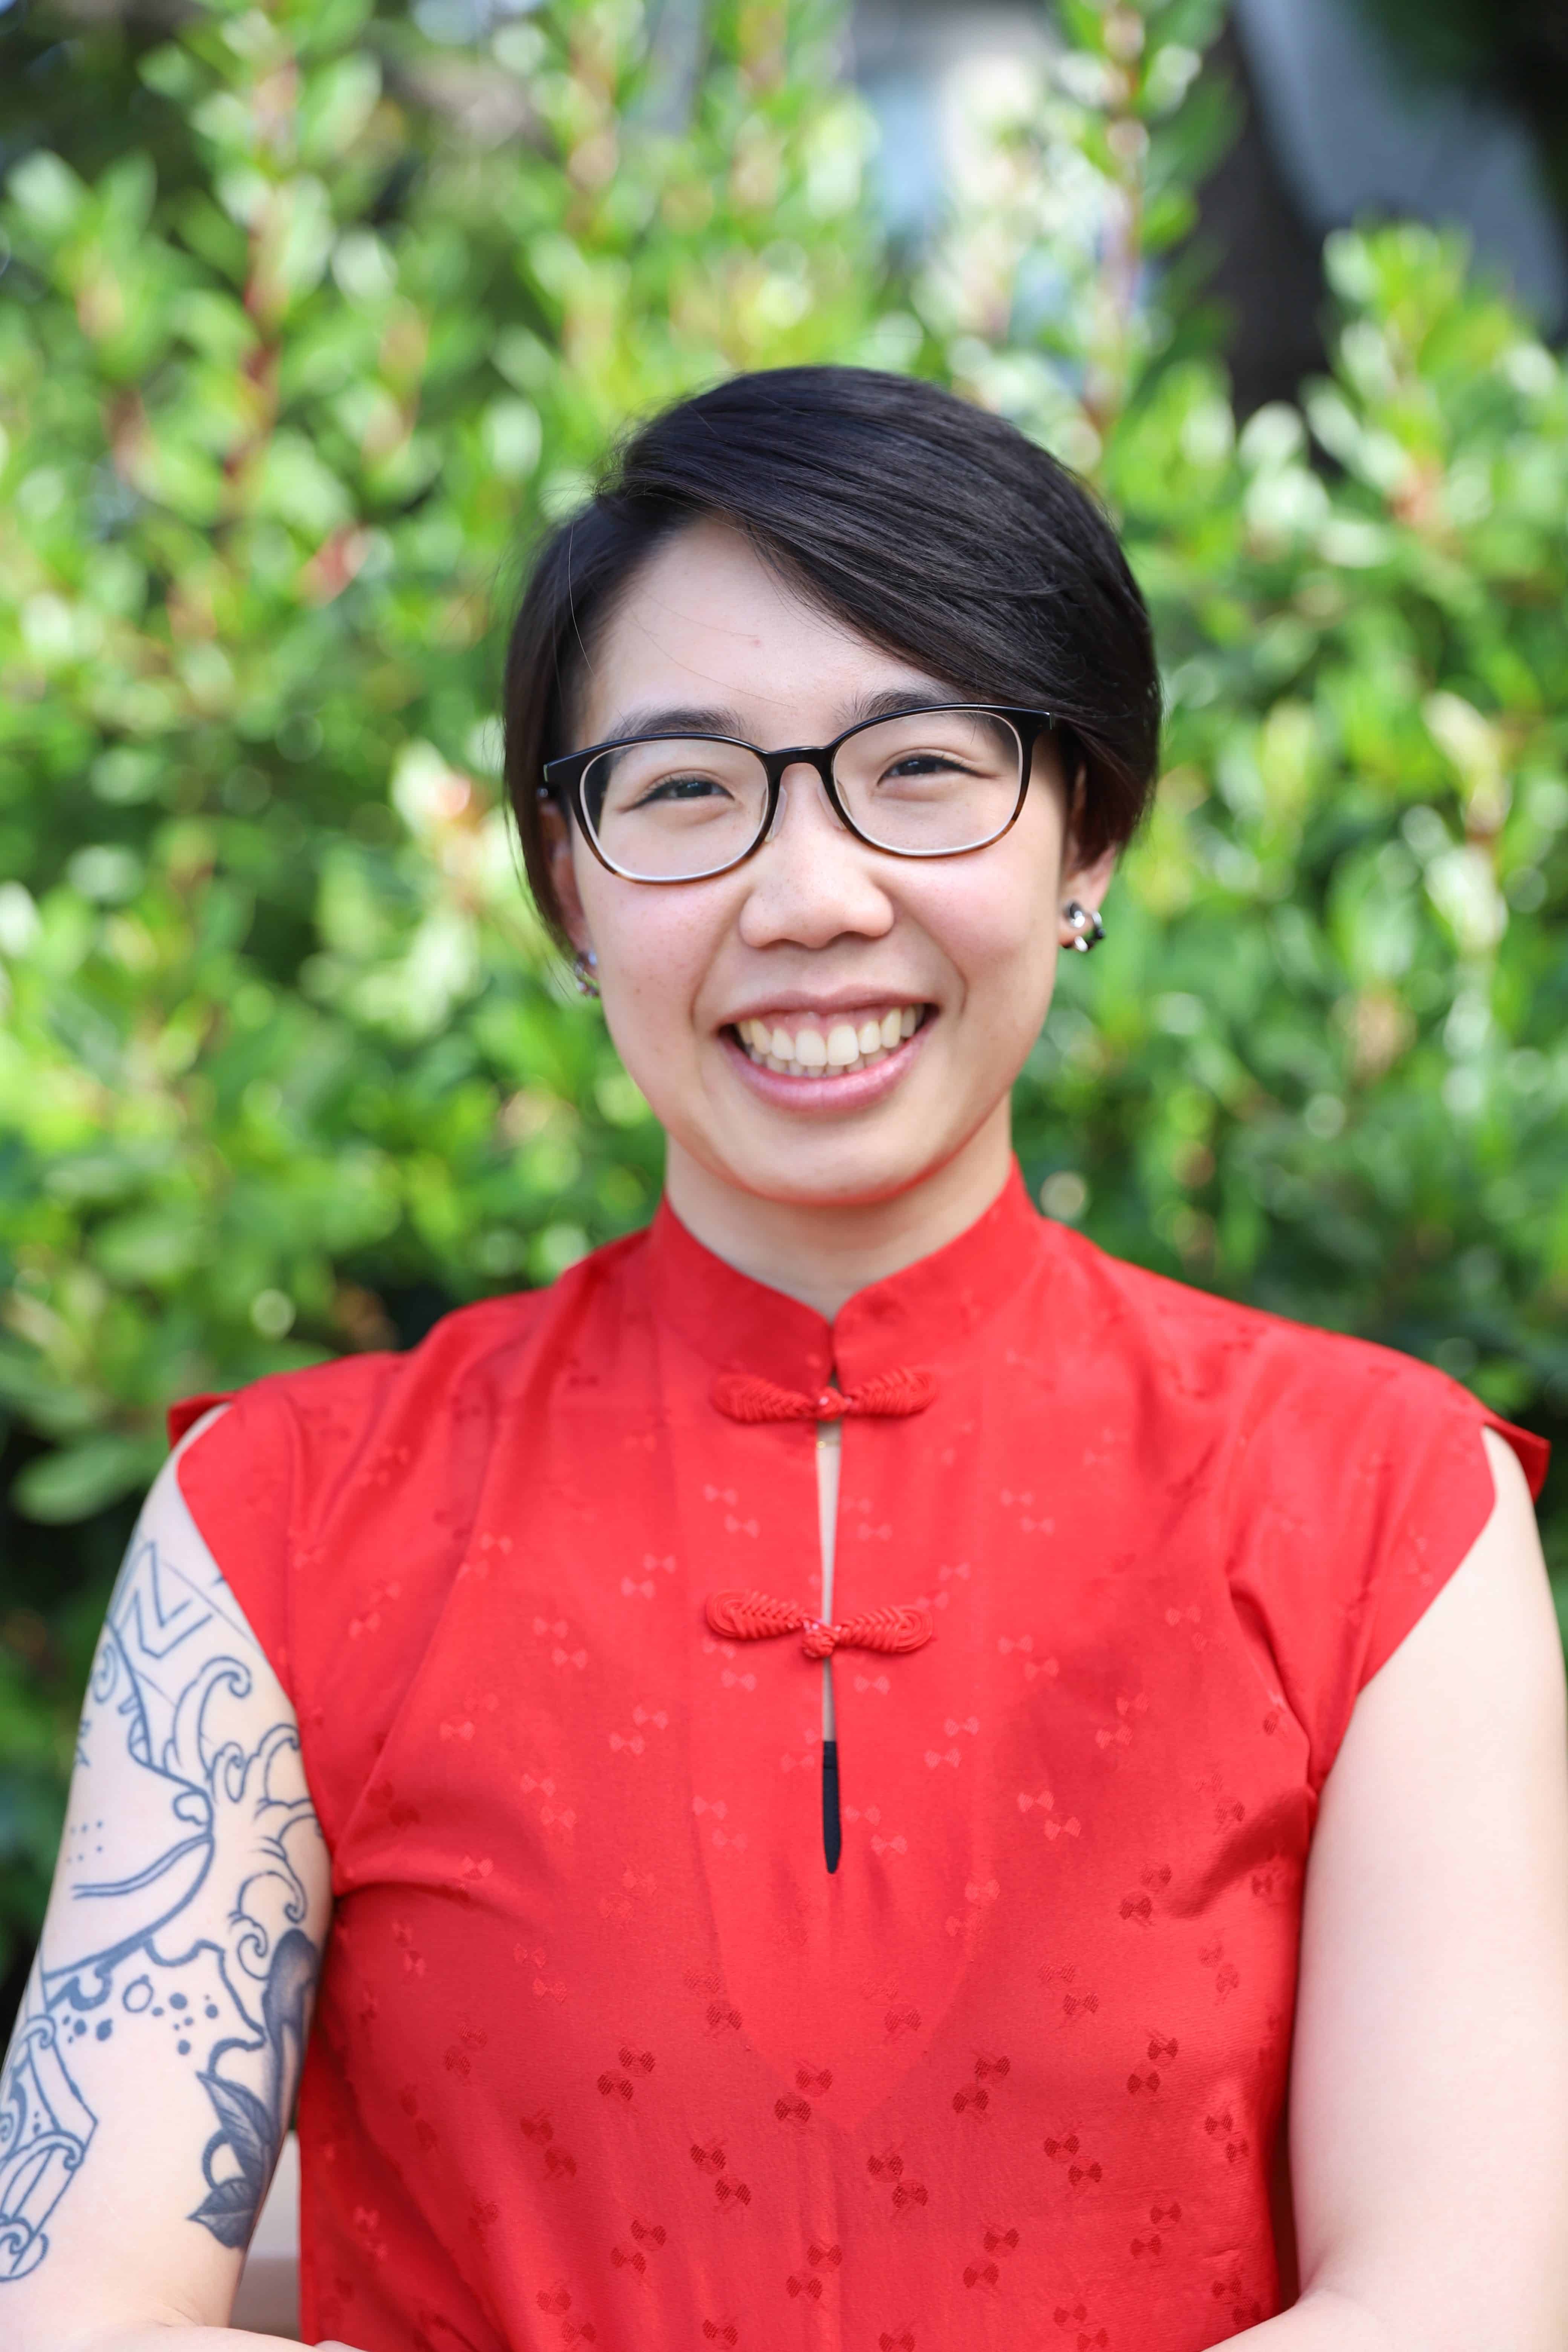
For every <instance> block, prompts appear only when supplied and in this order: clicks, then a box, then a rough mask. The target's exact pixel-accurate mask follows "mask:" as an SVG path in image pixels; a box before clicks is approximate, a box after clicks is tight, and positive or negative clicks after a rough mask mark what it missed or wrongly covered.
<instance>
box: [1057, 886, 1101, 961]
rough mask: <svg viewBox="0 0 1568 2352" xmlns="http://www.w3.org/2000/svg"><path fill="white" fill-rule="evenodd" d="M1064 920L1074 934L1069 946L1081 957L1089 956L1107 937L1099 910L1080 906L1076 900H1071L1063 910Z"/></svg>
mask: <svg viewBox="0 0 1568 2352" xmlns="http://www.w3.org/2000/svg"><path fill="white" fill-rule="evenodd" d="M1062 920H1063V922H1064V923H1066V925H1067V927H1068V930H1069V931H1070V932H1071V933H1072V938H1071V940H1070V941H1069V942H1068V945H1069V946H1071V947H1073V948H1075V949H1076V950H1078V953H1079V955H1088V954H1089V951H1090V950H1091V949H1093V948H1097V947H1098V946H1099V945H1100V940H1102V939H1103V938H1104V937H1105V925H1104V924H1103V923H1102V922H1101V921H1100V913H1099V909H1098V908H1094V907H1083V906H1080V905H1079V901H1078V900H1077V899H1076V898H1069V899H1068V902H1067V905H1066V906H1065V907H1064V908H1062Z"/></svg>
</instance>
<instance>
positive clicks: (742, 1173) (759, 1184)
mask: <svg viewBox="0 0 1568 2352" xmlns="http://www.w3.org/2000/svg"><path fill="white" fill-rule="evenodd" d="M958 1149H959V1145H958V1143H956V1142H954V1143H952V1144H951V1145H948V1146H946V1147H945V1148H943V1149H942V1150H939V1151H937V1152H935V1153H933V1152H932V1150H931V1139H930V1138H929V1136H928V1137H926V1138H925V1139H923V1140H922V1141H921V1143H919V1144H917V1143H916V1142H915V1141H914V1140H913V1139H910V1142H909V1144H908V1145H907V1146H906V1147H905V1148H903V1149H902V1150H900V1149H899V1148H898V1147H897V1146H896V1145H895V1146H893V1147H891V1148H889V1145H888V1144H887V1143H886V1142H884V1143H882V1144H881V1145H880V1146H879V1147H871V1146H869V1144H865V1145H856V1144H855V1143H853V1142H850V1141H849V1140H848V1139H846V1140H845V1142H844V1143H843V1144H842V1145H841V1146H839V1147H837V1149H836V1148H834V1147H832V1146H830V1145H828V1144H827V1143H826V1139H824V1138H823V1137H822V1136H821V1135H816V1136H813V1137H810V1138H803V1139H802V1142H801V1145H800V1148H799V1149H798V1150H793V1151H792V1150H787V1149H786V1150H777V1149H773V1150H765V1151H759V1152H758V1153H757V1154H756V1155H755V1156H754V1157H753V1156H752V1154H750V1153H748V1154H746V1155H745V1157H744V1159H743V1160H731V1159H730V1158H729V1157H728V1156H727V1155H724V1156H720V1155H710V1154H706V1153H705V1154H704V1155H703V1156H704V1157H705V1158H706V1159H707V1160H708V1164H709V1166H710V1168H711V1169H712V1170H713V1172H714V1174H715V1175H717V1176H719V1177H721V1179H722V1181H724V1182H726V1183H729V1184H732V1185H733V1186H734V1187H735V1188H736V1190H737V1191H738V1192H748V1193H750V1194H751V1195H752V1198H753V1199H756V1200H763V1201H772V1202H775V1203H776V1204H777V1205H778V1206H779V1207H780V1208H792V1209H823V1210H841V1209H870V1208H876V1207H878V1206H879V1205H880V1203H881V1202H885V1201H891V1200H896V1199H897V1197H898V1195H899V1194H900V1192H912V1191H913V1190H914V1189H915V1188H916V1187H917V1186H918V1185H920V1184H921V1183H923V1182H924V1181H925V1180H926V1179H927V1178H928V1177H930V1176H934V1175H935V1174H936V1173H937V1172H938V1171H939V1170H940V1169H942V1168H943V1167H944V1166H945V1165H946V1163H947V1161H948V1160H950V1159H951V1158H952V1154H953V1152H954V1151H955V1150H958Z"/></svg>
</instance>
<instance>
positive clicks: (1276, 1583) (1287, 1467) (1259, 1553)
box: [1232, 1334, 1548, 1789]
mask: <svg viewBox="0 0 1568 2352" xmlns="http://www.w3.org/2000/svg"><path fill="white" fill-rule="evenodd" d="M1313 1341H1314V1342H1315V1344H1309V1345H1308V1346H1307V1347H1306V1348H1304V1349H1301V1350H1300V1352H1296V1351H1292V1352H1293V1355H1294V1360H1293V1361H1291V1362H1290V1363H1289V1365H1288V1366H1283V1365H1281V1364H1280V1363H1279V1361H1276V1363H1275V1364H1274V1365H1273V1366H1272V1367H1270V1368H1269V1370H1268V1373H1267V1374H1266V1376H1265V1378H1264V1381H1263V1382H1262V1383H1261V1391H1260V1393H1259V1395H1258V1397H1257V1398H1256V1399H1255V1404H1256V1406H1257V1407H1258V1417H1257V1419H1256V1420H1255V1422H1254V1424H1253V1427H1252V1429H1251V1431H1250V1433H1249V1435H1248V1438H1247V1444H1246V1447H1245V1461H1246V1465H1247V1466H1246V1471H1245V1474H1244V1475H1243V1476H1242V1477H1241V1478H1240V1479H1239V1480H1238V1482H1237V1486H1238V1499H1239V1500H1240V1502H1241V1506H1242V1508H1243V1510H1244V1512H1245V1513H1246V1515H1247V1523H1246V1525H1245V1526H1244V1528H1243V1529H1242V1531H1241V1534H1240V1536H1239V1538H1238V1540H1237V1545H1236V1548H1235V1549H1234V1551H1233V1555H1232V1557H1233V1562H1234V1563H1235V1568H1236V1571H1237V1572H1236V1573H1235V1574H1234V1575H1233V1579H1232V1586H1233V1593H1234V1596H1235V1598H1236V1600H1237V1604H1238V1607H1239V1609H1240V1612H1241V1614H1242V1616H1243V1620H1244V1622H1246V1623H1247V1625H1248V1627H1249V1630H1252V1631H1255V1632H1256V1633H1258V1634H1259V1635H1260V1636H1261V1639H1262V1643H1263V1644H1264V1646H1265V1648H1266V1650H1267V1653H1268V1664H1269V1665H1271V1667H1272V1669H1273V1672H1274V1674H1275V1675H1276V1676H1277V1677H1278V1683H1279V1690H1280V1693H1281V1695H1282V1696H1284V1698H1285V1700H1286V1703H1287V1705H1288V1706H1289V1708H1290V1711H1291V1713H1292V1714H1293V1715H1294V1716H1295V1717H1296V1718H1297V1720H1298V1722H1299V1723H1300V1726H1301V1727H1302V1729H1303V1730H1304V1732H1305V1733H1306V1737H1307V1741H1308V1748H1309V1766H1308V1771H1309V1779H1310V1784H1311V1786H1312V1787H1313V1788H1314V1789H1318V1788H1321V1785H1322V1782H1323V1780H1325V1779H1326V1778H1327V1776H1328V1772H1329V1769H1330V1767H1331V1764H1332V1763H1333V1760H1334V1758H1335V1756H1336V1755H1337V1754H1338V1752H1339V1748H1340V1743H1341V1741H1342V1738H1343V1737H1344V1734H1345V1731H1346V1729H1347V1728H1348V1727H1349V1723H1350V1717H1351V1711H1352V1707H1353V1706H1354V1705H1355V1701H1356V1698H1357V1696H1359V1694H1360V1693H1361V1692H1362V1691H1363V1689H1364V1688H1365V1686H1366V1685H1367V1684H1368V1683H1369V1682H1370V1681H1371V1680H1372V1677H1373V1675H1375V1674H1376V1673H1377V1671H1378V1669H1379V1668H1380V1667H1381V1666H1384V1665H1385V1664H1387V1662H1388V1660H1389V1659H1390V1658H1391V1657H1392V1656H1393V1654H1394V1651H1395V1650H1396V1649H1397V1648H1398V1647H1399V1645H1400V1643H1402V1642H1403V1641H1404V1640H1405V1635H1406V1634H1407V1633H1409V1632H1410V1631H1411V1629H1412V1628H1413V1627H1414V1626H1415V1624H1416V1623H1417V1622H1418V1621H1419V1620H1420V1618H1421V1617H1422V1616H1423V1615H1424V1614H1425V1613H1426V1610H1427V1609H1429V1608H1430V1606H1431V1604H1432V1602H1433V1601H1435V1600H1436V1596H1437V1594H1438V1593H1439V1592H1440V1591H1442V1589H1443V1587H1444V1585H1445V1584H1447V1581H1448V1579H1449V1578H1450V1577H1451V1576H1452V1575H1453V1573H1454V1571H1455V1570H1456V1569H1457V1568H1458V1566H1459V1564H1460V1562H1461V1561H1462V1560H1463V1559H1465V1557H1466V1555H1467V1553H1468V1551H1469V1550H1470V1549H1471V1547H1472V1545H1473V1544H1474V1543H1475V1541H1476V1538H1478V1537H1479V1534H1480V1532H1481V1530H1482V1528H1484V1527H1485V1526H1486V1523H1487V1520H1488V1519H1489V1517H1490V1515H1491V1511H1492V1507H1493V1504H1494V1501H1495V1499H1496V1494H1495V1488H1494V1486H1493V1481H1492V1473H1491V1465H1490V1463H1489V1461H1488V1458H1487V1453H1486V1448H1485V1446H1484V1444H1482V1441H1481V1433H1482V1431H1483V1430H1485V1429H1493V1430H1496V1431H1497V1432H1498V1433H1499V1434H1500V1436H1502V1437H1503V1438H1505V1439H1506V1440H1507V1441H1508V1443H1509V1444H1510V1445H1511V1446H1512V1448H1513V1450H1514V1452H1515V1453H1516V1454H1518V1456H1519V1459H1520V1462H1521V1465H1522V1466H1523V1469H1524V1472H1525V1475H1526V1477H1527V1479H1528V1481H1529V1483H1530V1489H1531V1494H1532V1495H1537V1494H1539V1493H1540V1490H1541V1486H1542V1479H1543V1478H1544V1476H1545V1473H1546V1463H1547V1456H1548V1448H1547V1445H1546V1444H1545V1442H1544V1440H1543V1439H1542V1438H1539V1437H1535V1436H1532V1435H1531V1433H1529V1432H1528V1431H1525V1430H1521V1429H1515V1428H1513V1427H1512V1426H1511V1425H1510V1423H1507V1422H1505V1421H1502V1420H1501V1419H1500V1418H1499V1416H1498V1415H1497V1414H1496V1413H1493V1412H1489V1411H1488V1409H1487V1408H1486V1406H1484V1405H1483V1404H1482V1403H1481V1402H1479V1399H1478V1398H1476V1397H1474V1396H1472V1395H1471V1394H1470V1393H1469V1391H1468V1390H1466V1389H1462V1388H1461V1387H1459V1385H1458V1382H1457V1381H1451V1380H1449V1379H1448V1378H1447V1376H1446V1375H1445V1374H1444V1373H1442V1372H1439V1371H1436V1370H1434V1369H1433V1367H1432V1366H1430V1365H1428V1364H1423V1363H1419V1362H1416V1361H1415V1360H1413V1359H1411V1358H1408V1357H1404V1356H1400V1355H1397V1354H1395V1353H1394V1351H1393V1350H1391V1349H1384V1348H1376V1347H1372V1346H1369V1345H1366V1344H1365V1343H1363V1342H1359V1341H1354V1340H1347V1339H1331V1338H1330V1337H1328V1336H1327V1335H1321V1334H1314V1335H1313Z"/></svg>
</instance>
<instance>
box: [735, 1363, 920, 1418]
mask: <svg viewBox="0 0 1568 2352" xmlns="http://www.w3.org/2000/svg"><path fill="white" fill-rule="evenodd" d="M712 1395H713V1402H714V1403H715V1404H716V1405H717V1406H718V1408H719V1410H720V1412H722V1413H727V1414H728V1415H729V1417H730V1419H731V1421H752V1422H762V1421H844V1420H848V1419H858V1418H859V1417H860V1416H862V1415H865V1416H868V1417H879V1418H883V1419H893V1420H900V1419H903V1418H905V1417H906V1416H907V1415H909V1414H910V1413H912V1412H924V1411H925V1409H926V1407H927V1405H928V1404H930V1403H931V1400H932V1398H933V1397H934V1396H935V1395H936V1381H935V1378H934V1376H933V1375H932V1374H931V1373H930V1372H928V1371H925V1370H920V1369H912V1370H910V1369H904V1368H900V1369H899V1370H894V1371H890V1372H875V1373H873V1374H872V1376H871V1378H870V1379H869V1380H868V1381H861V1382H860V1384H859V1386H858V1388H853V1389H827V1388H825V1389H820V1390H819V1391H817V1393H816V1396H807V1394H806V1393H805V1390H804V1389H785V1388H780V1386H779V1384H778V1382H777V1381H765V1380H763V1377H762V1375H761V1373H760V1372H721V1373H720V1375H719V1377H718V1379H717V1380H716V1381H714V1383H713V1390H712Z"/></svg>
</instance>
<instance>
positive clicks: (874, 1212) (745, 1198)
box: [664, 1101, 1012, 1322]
mask: <svg viewBox="0 0 1568 2352" xmlns="http://www.w3.org/2000/svg"><path fill="white" fill-rule="evenodd" d="M1011 1170H1012V1122H1011V1117H1010V1109H1009V1106H1008V1104H1007V1103H1006V1102H1005V1101H1003V1102H1001V1103H1000V1104H998V1106H997V1108H996V1111H995V1112H994V1114H993V1116H992V1117H991V1118H989V1119H987V1121H986V1123H985V1125H984V1127H983V1128H982V1129H980V1131H979V1133H978V1134H976V1135H973V1136H971V1138H970V1139H969V1141H968V1142H967V1143H966V1144H965V1145H964V1146H963V1149H962V1150H960V1151H958V1152H957V1153H955V1154H954V1156H953V1158H952V1160H948V1161H947V1162H946V1164H945V1165H944V1166H942V1167H941V1168H937V1169H933V1170H932V1171H931V1173H930V1174H929V1175H926V1176H922V1177H921V1179H920V1181H918V1182H917V1183H914V1184H911V1185H910V1186H908V1187H907V1188H906V1189H905V1190H904V1191H902V1192H895V1193H893V1194H891V1195H890V1196H889V1198H888V1199H886V1200H879V1201H856V1202H827V1203H826V1204H824V1203H816V1202H812V1203H809V1204H807V1203H803V1202H795V1201H770V1200H766V1199H763V1197H762V1196H761V1195H759V1194H757V1193H755V1192H742V1191H741V1190H740V1189H739V1187H738V1186H736V1185H733V1184H731V1183H728V1182H727V1181H725V1180H724V1178H722V1177H721V1176H717V1175H715V1174H714V1173H713V1171H712V1170H711V1169H710V1168H706V1167H704V1166H703V1164H702V1162H701V1161H700V1160H694V1159H693V1158H692V1156H691V1154H690V1153H689V1151H687V1150H685V1148H684V1147H683V1146H682V1145H680V1144H679V1143H678V1142H676V1140H675V1139H674V1138H673V1137H671V1138H670V1139H669V1144H668V1157H667V1160H666V1163H665V1181H664V1189H665V1196H666V1198H667V1199H668V1202H669V1205H670V1207H671V1208H672V1209H673V1210H674V1211H675V1213H676V1215H677V1216H678V1217H679V1219H680V1222H681V1223H682V1224H683V1225H684V1226H685V1227H686V1230H687V1232H688V1233H689V1234H693V1235H694V1236H695V1237H696V1239H697V1240H698V1241H700V1243H701V1244H702V1245H703V1247H704V1249H710V1250H711V1251H712V1253H713V1255H714V1256H715V1257H720V1258H722V1259H723V1261H724V1263H725V1265H732V1266H733V1267H734V1268H735V1269H736V1271H737V1273H740V1274H744V1275H749V1276H751V1278H752V1281H753V1282H761V1283H763V1284H765V1285H766V1286H767V1287H768V1289H770V1290H781V1291H783V1293H784V1296H785V1297H786V1298H795V1299H798V1300H799V1301H800V1303H801V1304H802V1306H805V1307H815V1308H816V1312H817V1313H818V1314H819V1315H821V1316H824V1317H826V1319H827V1320H828V1321H829V1322H831V1321H832V1319H833V1318H834V1317H835V1316H836V1315H837V1312H838V1310H839V1308H840V1307H842V1306H843V1305H844V1303H845V1301H846V1299H848V1298H853V1297H854V1296H855V1294H856V1292H857V1291H858V1290H864V1289H866V1288H867V1286H868V1285H869V1284H871V1283H873V1282H885V1281H886V1280H887V1278H888V1276H889V1275H893V1274H898V1273H899V1272H900V1270H901V1269H902V1268H903V1267H904V1266H906V1265H914V1264H915V1263H916V1262H917V1260H919V1259H921V1258H922V1257H930V1256H931V1255H932V1253H933V1252H934V1251H936V1250H939V1249H942V1248H944V1247H945V1246H946V1244H948V1243H949V1242H951V1241H956V1240H957V1238H958V1236H959V1234H962V1233H966V1232H967V1231H968V1229H969V1227H970V1226H971V1225H972V1224H973V1223H975V1221H976V1220H977V1219H978V1218H980V1217H983V1216H984V1213H985V1212H986V1210H987V1209H988V1208H989V1207H990V1206H991V1203H992V1202H993V1201H994V1200H995V1199H996V1197H997V1195H998V1193H999V1192H1001V1191H1002V1189H1003V1187H1004V1185H1005V1183H1006V1181H1007V1178H1008V1175H1009V1174H1010V1172H1011Z"/></svg>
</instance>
